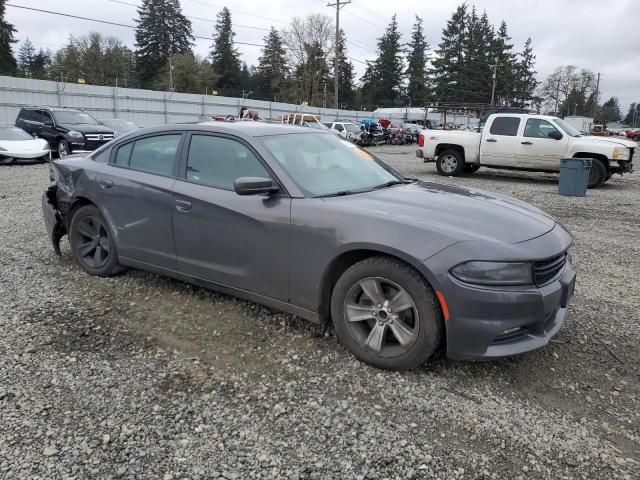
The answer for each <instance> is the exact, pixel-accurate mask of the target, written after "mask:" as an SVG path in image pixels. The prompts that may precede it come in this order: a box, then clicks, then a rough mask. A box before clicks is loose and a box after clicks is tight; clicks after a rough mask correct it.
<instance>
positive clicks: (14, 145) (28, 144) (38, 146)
mask: <svg viewBox="0 0 640 480" xmlns="http://www.w3.org/2000/svg"><path fill="white" fill-rule="evenodd" d="M0 147H2V148H4V149H5V150H7V151H8V152H41V151H43V150H45V149H48V148H49V144H48V143H47V141H46V140H43V139H41V138H34V139H33V140H0Z"/></svg>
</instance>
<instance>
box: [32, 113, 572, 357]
mask: <svg viewBox="0 0 640 480" xmlns="http://www.w3.org/2000/svg"><path fill="white" fill-rule="evenodd" d="M51 168H52V178H53V179H54V181H55V185H53V186H51V187H50V188H49V189H48V190H47V191H46V192H45V194H44V197H43V211H44V219H45V223H46V226H47V229H48V231H49V234H50V236H51V239H52V241H53V245H54V248H55V250H56V252H58V253H60V239H61V238H62V236H63V235H65V234H66V235H68V237H69V241H70V244H71V251H72V253H73V256H74V258H75V260H76V262H77V263H78V264H79V265H80V266H81V267H82V268H83V269H84V270H85V271H86V272H88V273H90V274H92V275H100V276H107V275H113V274H116V273H118V272H121V271H123V270H124V269H125V268H127V267H133V268H139V269H144V270H149V271H153V272H157V273H160V274H163V275H167V276H170V277H174V278H177V279H181V280H184V281H186V282H190V283H194V284H197V285H201V286H204V287H208V288H212V289H215V290H219V291H222V292H226V293H228V294H231V295H235V296H239V297H243V298H246V299H249V300H252V301H256V302H259V303H262V304H265V305H268V306H271V307H273V308H277V309H281V310H284V311H287V312H291V313H293V314H295V315H298V316H300V317H302V318H305V319H308V320H311V321H313V322H333V325H334V327H335V332H336V334H337V336H338V337H339V339H340V340H341V342H342V343H343V344H344V345H345V346H346V347H347V348H348V349H349V350H350V351H351V352H353V354H354V355H355V356H357V357H358V358H360V359H362V360H363V361H365V362H367V363H369V364H371V365H374V366H377V367H380V368H388V369H404V368H412V367H415V366H417V365H420V364H422V363H423V362H425V361H427V360H428V359H429V357H431V356H432V355H433V354H434V352H436V350H438V349H443V350H444V351H445V352H446V354H447V355H448V356H449V357H450V358H456V359H489V358H495V357H502V356H507V355H513V354H517V353H521V352H525V351H528V350H532V349H535V348H537V347H540V346H542V345H545V344H546V343H548V342H549V340H550V339H551V338H552V337H553V336H554V335H556V333H557V332H558V330H559V329H560V328H561V326H562V325H563V323H564V322H565V319H566V315H567V306H568V303H569V300H570V298H571V296H572V293H573V289H574V283H575V272H574V270H573V268H572V265H571V258H570V255H569V253H568V249H569V247H570V245H571V243H572V239H571V236H570V235H569V233H568V232H567V231H566V230H565V229H564V228H563V227H562V226H561V225H560V224H558V223H557V222H556V221H555V220H554V219H553V218H552V217H550V216H548V215H546V214H545V213H543V212H542V211H540V210H538V209H537V208H535V207H533V206H531V205H529V204H526V203H524V202H521V201H518V200H515V199H513V198H509V197H505V196H502V195H498V194H495V193H488V192H483V191H478V190H470V189H463V188H457V187H451V186H444V185H438V184H433V183H425V182H421V181H416V180H411V179H406V178H403V177H402V176H401V175H400V174H398V173H397V172H395V171H394V170H393V169H391V168H390V167H389V166H387V165H386V164H384V163H383V162H381V161H380V160H378V159H376V158H375V157H374V156H373V155H371V154H370V153H368V152H367V151H365V150H362V149H360V148H358V147H357V146H355V145H353V144H350V143H348V142H344V141H343V140H340V139H339V138H337V137H336V136H335V135H332V134H329V133H324V132H321V131H312V130H307V129H301V128H296V127H290V126H285V125H273V124H265V123H256V122H239V123H230V122H229V123H227V122H225V123H223V122H220V123H217V124H209V125H171V126H164V127H156V128H148V129H142V130H139V131H136V132H133V133H131V134H129V135H128V136H126V137H123V138H119V139H118V138H117V139H116V140H114V141H113V142H111V143H109V144H108V145H105V146H104V147H102V148H101V149H99V150H97V151H95V152H93V153H92V154H90V155H89V156H85V157H81V158H68V159H64V160H58V161H55V162H53V164H51Z"/></svg>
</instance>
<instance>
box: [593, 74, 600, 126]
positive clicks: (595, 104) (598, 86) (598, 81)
mask: <svg viewBox="0 0 640 480" xmlns="http://www.w3.org/2000/svg"><path fill="white" fill-rule="evenodd" d="M599 90H600V73H598V80H597V81H596V94H595V96H594V97H593V120H594V121H595V120H596V109H597V108H598V92H599Z"/></svg>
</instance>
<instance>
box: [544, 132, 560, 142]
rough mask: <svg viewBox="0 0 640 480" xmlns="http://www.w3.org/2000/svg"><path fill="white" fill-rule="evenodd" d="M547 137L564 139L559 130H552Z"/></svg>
mask: <svg viewBox="0 0 640 480" xmlns="http://www.w3.org/2000/svg"><path fill="white" fill-rule="evenodd" d="M547 136H548V137H549V138H553V139H554V140H560V139H561V138H562V134H561V133H560V132H559V131H557V130H551V131H550V132H549V133H547Z"/></svg>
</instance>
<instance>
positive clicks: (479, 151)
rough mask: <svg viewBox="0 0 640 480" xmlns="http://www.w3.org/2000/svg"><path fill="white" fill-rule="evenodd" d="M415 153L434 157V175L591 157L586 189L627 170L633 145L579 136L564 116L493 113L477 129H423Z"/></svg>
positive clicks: (539, 166) (549, 168)
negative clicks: (484, 123)
mask: <svg viewBox="0 0 640 480" xmlns="http://www.w3.org/2000/svg"><path fill="white" fill-rule="evenodd" d="M418 146H419V147H420V148H419V149H418V150H417V151H416V156H417V157H418V158H422V159H423V160H424V161H425V162H429V161H435V162H436V168H437V170H438V173H440V175H445V176H456V175H460V174H462V173H463V172H468V173H472V172H475V171H476V170H477V169H478V168H480V167H489V168H502V169H510V170H529V171H539V172H559V171H560V159H562V158H571V157H578V158H591V159H592V162H591V170H590V172H589V188H595V187H598V186H599V185H601V184H602V183H604V182H606V181H607V180H609V178H611V175H613V174H614V173H617V174H620V175H622V174H624V173H630V172H632V171H633V157H634V153H635V150H636V148H637V145H636V144H635V142H630V141H628V140H625V139H621V138H608V137H595V136H585V135H582V134H581V133H580V132H579V131H578V130H576V129H575V128H573V127H572V126H571V125H569V124H568V123H567V122H565V121H564V120H561V119H559V118H556V117H552V116H547V115H529V114H513V113H494V114H492V115H490V116H489V118H488V119H487V123H486V125H485V126H484V128H483V129H482V133H474V132H466V131H457V130H434V131H428V130H423V131H422V133H421V134H420V136H419V137H418Z"/></svg>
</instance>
